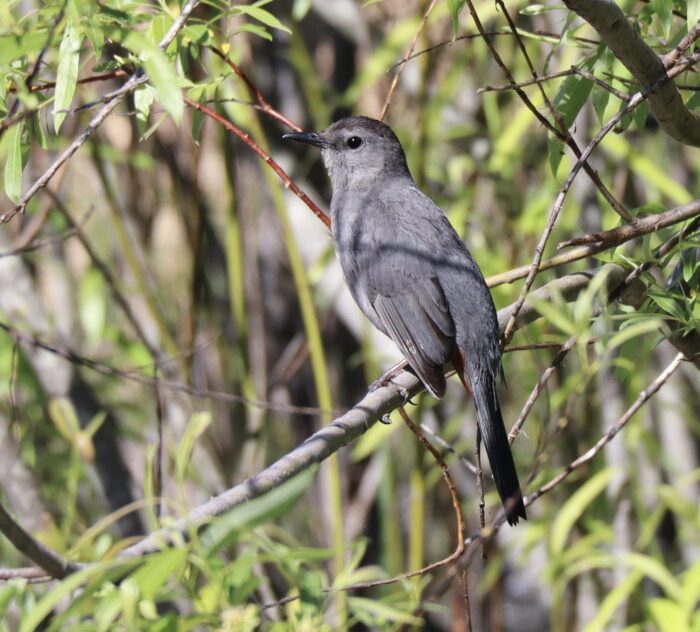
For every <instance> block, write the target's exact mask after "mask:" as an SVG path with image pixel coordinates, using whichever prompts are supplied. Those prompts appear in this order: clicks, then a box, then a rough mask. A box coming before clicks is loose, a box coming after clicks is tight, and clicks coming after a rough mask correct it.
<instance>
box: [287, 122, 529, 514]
mask: <svg viewBox="0 0 700 632" xmlns="http://www.w3.org/2000/svg"><path fill="white" fill-rule="evenodd" d="M284 138H287V139H290V140H296V141H299V142H302V143H307V144H310V145H315V146H316V147H320V148H321V155H322V157H323V162H324V164H325V166H326V169H327V170H328V173H329V175H330V178H331V185H332V188H333V199H332V201H331V220H332V231H333V241H334V242H335V247H336V251H337V253H338V258H339V260H340V267H341V268H342V271H343V275H344V277H345V281H346V282H347V284H348V287H349V288H350V292H351V293H352V295H353V297H354V299H355V301H356V302H357V304H358V305H359V306H360V308H361V309H362V311H363V312H364V313H365V314H366V316H367V318H369V319H370V321H372V323H373V324H374V326H375V327H377V328H378V329H379V330H380V331H382V332H384V333H385V334H386V335H387V336H389V337H390V338H391V339H392V340H393V341H394V343H395V344H396V345H397V346H398V347H399V349H400V350H401V352H402V353H403V355H404V357H405V358H406V360H407V361H408V364H409V365H410V366H411V368H412V369H413V370H414V371H415V372H416V374H417V375H418V377H419V378H420V379H421V380H422V382H423V384H425V387H426V388H427V389H428V391H430V393H431V394H432V395H433V396H435V397H438V398H439V397H442V396H443V395H444V393H445V374H444V366H445V364H447V363H449V362H451V363H452V364H453V366H454V367H455V369H456V370H457V374H458V375H459V377H460V379H461V380H462V383H463V384H464V386H465V388H466V389H467V390H468V391H470V392H472V393H473V395H474V401H475V402H476V412H477V420H478V424H479V429H480V430H481V434H482V436H483V439H484V445H485V446H486V453H487V455H488V458H489V463H490V464H491V470H492V472H493V477H494V480H495V481H496V488H497V489H498V493H499V494H500V496H501V500H502V501H503V504H504V507H505V508H506V517H507V519H508V522H509V523H510V524H516V523H517V522H518V519H519V518H525V519H527V516H526V514H525V506H524V505H523V496H522V492H521V491H520V484H519V482H518V475H517V472H516V470H515V463H514V462H513V456H512V454H511V452H510V446H509V445H508V437H507V435H506V430H505V426H504V424H503V417H502V416H501V409H500V406H499V403H498V397H497V394H496V377H497V375H498V374H501V375H502V368H501V351H500V346H499V340H498V321H497V319H496V310H495V308H494V306H493V300H492V299H491V294H490V293H489V290H488V287H487V286H486V283H485V281H484V277H483V276H482V274H481V271H480V270H479V267H478V266H477V265H476V262H475V261H474V259H473V258H472V256H471V254H470V253H469V250H467V248H466V246H465V245H464V243H463V242H462V240H461V239H460V238H459V236H458V235H457V233H456V231H455V230H454V228H452V225H451V224H450V222H449V220H448V219H447V217H446V216H445V215H444V213H443V212H442V211H441V210H440V209H439V208H438V207H437V206H436V205H435V203H434V202H433V201H432V200H431V199H430V198H429V197H427V196H426V195H425V194H423V193H422V192H421V191H420V190H419V189H418V187H417V186H416V183H415V182H414V180H413V178H412V177H411V174H410V172H409V170H408V165H407V164H406V157H405V155H404V152H403V148H402V147H401V143H400V142H399V140H398V138H397V137H396V134H394V132H393V131H392V130H391V128H390V127H389V126H387V125H385V124H384V123H382V122H380V121H377V120H374V119H371V118H367V117H364V116H352V117H348V118H344V119H342V120H340V121H338V122H336V123H334V124H333V125H331V126H330V127H329V128H328V129H327V130H325V131H324V132H321V133H318V134H317V133H307V132H302V133H295V134H286V135H285V136H284Z"/></svg>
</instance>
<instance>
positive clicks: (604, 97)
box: [592, 85, 610, 125]
mask: <svg viewBox="0 0 700 632" xmlns="http://www.w3.org/2000/svg"><path fill="white" fill-rule="evenodd" d="M592 100H593V109H594V110H595V115H596V116H597V117H598V122H599V123H600V124H601V125H602V124H603V123H604V121H605V110H606V108H607V107H608V102H609V101H610V92H608V91H607V90H606V89H605V88H601V87H600V86H597V85H596V86H593V95H592Z"/></svg>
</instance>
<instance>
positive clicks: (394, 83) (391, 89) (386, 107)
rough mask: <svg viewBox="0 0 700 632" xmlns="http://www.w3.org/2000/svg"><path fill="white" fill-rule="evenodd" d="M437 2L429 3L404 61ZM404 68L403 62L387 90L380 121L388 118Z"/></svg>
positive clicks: (413, 48) (405, 58)
mask: <svg viewBox="0 0 700 632" xmlns="http://www.w3.org/2000/svg"><path fill="white" fill-rule="evenodd" d="M436 4H437V0H431V2H430V4H429V5H428V8H427V9H426V10H425V13H424V14H423V19H422V20H421V22H420V24H419V25H418V30H417V31H416V32H415V34H414V35H413V39H412V40H411V44H410V45H409V47H408V49H407V50H406V53H405V55H404V56H403V61H404V62H405V61H406V60H407V59H408V58H409V57H410V56H411V53H413V51H414V50H415V48H416V43H417V42H418V38H419V37H420V35H421V33H422V32H423V29H424V28H425V25H426V24H427V23H428V18H430V14H431V13H432V12H433V9H434V8H435V5H436ZM399 63H401V62H399ZM403 69H404V66H403V64H401V67H400V68H399V69H398V71H397V72H396V74H395V75H394V78H393V79H392V80H391V85H390V86H389V92H387V95H386V99H385V100H384V106H383V107H382V111H381V113H380V115H379V120H380V121H383V120H384V119H385V118H386V115H387V112H388V111H389V105H390V104H391V99H392V98H393V97H394V92H395V91H396V87H397V86H398V84H399V77H401V73H402V72H403Z"/></svg>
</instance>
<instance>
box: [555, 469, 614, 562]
mask: <svg viewBox="0 0 700 632" xmlns="http://www.w3.org/2000/svg"><path fill="white" fill-rule="evenodd" d="M615 473H616V471H615V468H612V467H608V468H605V469H604V470H601V471H600V472H598V473H597V474H596V475H595V476H593V478H591V479H590V480H588V481H586V483H585V484H584V485H583V486H582V487H580V488H579V489H578V490H577V491H576V492H574V494H573V495H572V496H571V498H569V500H567V501H566V502H565V503H564V505H563V506H562V508H561V509H560V510H559V513H558V514H557V517H556V519H555V520H554V524H553V525H552V535H551V537H550V541H549V546H550V549H551V551H552V553H555V554H556V553H561V552H562V551H563V550H564V546H565V545H566V540H567V538H568V537H569V532H570V531H571V529H572V528H573V526H574V524H575V523H576V521H577V520H578V519H579V518H580V517H581V515H582V514H583V512H584V511H585V510H586V508H587V507H588V505H590V504H591V503H592V502H593V501H594V500H595V498H596V496H598V495H599V494H600V493H601V492H602V491H603V490H604V489H605V488H606V487H607V486H608V484H609V483H610V481H611V480H612V478H613V476H614V475H615Z"/></svg>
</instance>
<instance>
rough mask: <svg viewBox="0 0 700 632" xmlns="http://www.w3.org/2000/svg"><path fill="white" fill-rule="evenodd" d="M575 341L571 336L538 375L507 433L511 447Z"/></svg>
mask: <svg viewBox="0 0 700 632" xmlns="http://www.w3.org/2000/svg"><path fill="white" fill-rule="evenodd" d="M577 340H578V339H577V337H576V336H571V338H569V339H568V340H567V341H566V342H565V343H564V344H563V345H561V348H560V349H559V352H558V353H557V355H555V356H554V359H553V360H552V363H551V364H550V365H549V367H547V369H545V371H544V373H542V375H540V379H539V380H538V381H537V384H536V385H535V388H533V389H532V392H531V393H530V396H529V397H528V398H527V401H526V402H525V405H524V406H523V408H522V410H521V411H520V414H519V415H518V418H517V419H516V420H515V423H514V424H513V427H512V428H511V429H510V432H509V433H508V443H510V444H511V445H513V441H515V438H516V437H517V436H518V434H520V430H521V429H522V427H523V424H524V423H525V420H526V419H527V416H528V415H529V414H530V411H531V410H532V407H533V406H534V405H535V402H536V401H537V398H538V397H539V395H540V393H541V392H542V391H543V390H544V387H545V386H546V384H547V382H548V381H549V378H550V377H552V375H553V374H554V371H555V370H556V369H557V368H558V367H559V366H560V365H561V363H562V362H563V361H564V358H566V356H567V354H568V353H569V351H571V349H573V348H574V346H575V345H576V341H577Z"/></svg>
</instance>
